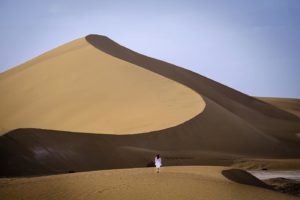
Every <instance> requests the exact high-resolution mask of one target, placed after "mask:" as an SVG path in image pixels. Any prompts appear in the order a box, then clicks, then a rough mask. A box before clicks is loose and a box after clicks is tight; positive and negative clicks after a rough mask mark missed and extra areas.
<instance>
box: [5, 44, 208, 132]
mask: <svg viewBox="0 0 300 200" xmlns="http://www.w3.org/2000/svg"><path fill="white" fill-rule="evenodd" d="M0 94H1V103H0V128H1V129H5V130H12V129H16V128H43V129H52V130H63V131H74V132H89V133H109V134H133V133H141V132H150V131H154V130H161V129H165V128H169V127H173V126H176V125H179V124H181V123H183V122H185V121H188V120H190V119H191V118H193V117H195V116H196V115H198V114H199V113H201V112H202V111H203V110H204V107H205V102H204V100H203V99H202V97H201V96H200V95H199V94H197V93H196V92H194V91H193V90H191V89H190V88H188V87H186V86H184V85H182V84H179V83H177V82H175V81H173V80H170V79H168V78H165V77H163V76H161V75H158V74H156V73H153V72H151V71H148V70H146V69H144V68H141V67H139V66H137V65H134V64H131V63H128V62H126V61H123V60H120V59H118V58H115V57H113V56H110V55H108V54H106V53H104V52H101V51H99V50H98V49H96V48H95V47H93V46H92V45H90V44H89V43H88V42H87V41H86V40H85V39H78V40H75V41H73V42H70V43H68V44H66V45H63V46H61V47H58V48H56V49H54V50H52V51H50V52H48V53H46V54H43V55H42V56H39V57H37V58H36V59H33V60H31V61H29V62H27V63H25V64H23V65H20V66H18V67H16V68H14V69H12V70H9V71H7V72H4V73H2V74H0Z"/></svg>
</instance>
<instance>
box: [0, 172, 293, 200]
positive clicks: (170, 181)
mask: <svg viewBox="0 0 300 200" xmlns="http://www.w3.org/2000/svg"><path fill="white" fill-rule="evenodd" d="M222 170H224V168H223V167H167V168H162V172H161V173H159V174H156V173H155V171H154V169H153V168H148V169H143V168H142V169H127V170H105V171H93V172H85V173H76V174H66V175H57V176H46V177H36V178H19V179H11V180H8V179H0V195H1V199H3V200H6V199H16V200H17V199H57V200H60V199H86V200H89V199H172V200H176V199H219V200H240V199H244V200H247V199H249V200H252V199H256V200H260V199H261V200H268V199H269V200H274V199H281V200H288V199H290V200H292V199H298V198H296V197H293V196H289V195H285V194H281V193H279V192H275V191H272V190H268V189H263V188H259V187H255V186H250V185H244V184H239V183H236V182H233V181H230V180H228V179H226V178H225V177H224V176H223V175H222ZM236 178H237V179H241V180H242V179H245V178H247V174H246V176H245V175H243V174H242V175H241V174H238V176H236Z"/></svg>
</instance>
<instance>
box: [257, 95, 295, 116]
mask: <svg viewBox="0 0 300 200" xmlns="http://www.w3.org/2000/svg"><path fill="white" fill-rule="evenodd" d="M257 98H258V99H260V100H262V101H264V102H267V103H270V104H272V105H274V106H276V107H278V108H280V109H283V110H285V111H287V112H290V113H292V114H294V115H296V116H298V117H299V118H300V99H289V98H272V97H257Z"/></svg>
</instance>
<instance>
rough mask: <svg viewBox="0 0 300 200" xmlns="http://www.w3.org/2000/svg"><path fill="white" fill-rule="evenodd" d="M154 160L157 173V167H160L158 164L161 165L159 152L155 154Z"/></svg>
mask: <svg viewBox="0 0 300 200" xmlns="http://www.w3.org/2000/svg"><path fill="white" fill-rule="evenodd" d="M154 161H155V167H156V172H157V173H159V169H160V166H161V157H160V155H159V154H157V155H156V156H155V159H154Z"/></svg>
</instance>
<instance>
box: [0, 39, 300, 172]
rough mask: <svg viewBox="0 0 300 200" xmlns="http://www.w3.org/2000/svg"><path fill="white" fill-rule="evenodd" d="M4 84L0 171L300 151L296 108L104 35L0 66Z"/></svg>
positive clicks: (295, 155)
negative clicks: (286, 107)
mask: <svg viewBox="0 0 300 200" xmlns="http://www.w3.org/2000/svg"><path fill="white" fill-rule="evenodd" d="M0 94H2V96H3V98H2V100H1V102H0V108H1V112H0V116H1V117H0V119H1V120H0V125H1V129H2V130H1V133H2V134H3V135H2V136H1V137H0V157H1V158H2V163H3V164H2V165H1V166H0V176H1V177H15V176H31V175H46V174H60V173H66V172H69V171H75V172H79V171H88V170H99V169H120V168H132V167H146V166H151V165H153V164H152V160H153V156H154V155H155V154H157V153H160V154H162V156H163V157H164V158H165V159H164V160H165V163H164V164H165V165H167V166H174V165H231V164H233V163H235V161H236V160H240V159H245V160H247V159H299V155H300V145H299V144H300V138H299V137H298V135H297V134H299V133H300V119H299V118H298V117H297V116H295V115H294V114H291V113H289V112H287V111H285V110H282V109H280V108H278V107H276V106H274V105H271V104H269V103H266V102H264V101H261V100H259V99H257V98H254V97H251V96H248V95H246V94H243V93H241V92H238V91H236V90H234V89H232V88H229V87H226V86H224V85H222V84H220V83H217V82H215V81H213V80H210V79H209V78H206V77H204V76H201V75H199V74H196V73H194V72H191V71H189V70H186V69H183V68H180V67H178V66H175V65H172V64H170V63H166V62H163V61H160V60H157V59H154V58H150V57H147V56H144V55H141V54H139V53H137V52H134V51H132V50H130V49H127V48H125V47H123V46H121V45H119V44H118V43H116V42H114V41H112V40H111V39H109V38H107V37H105V36H99V35H88V36H87V37H84V38H81V39H78V40H75V41H73V42H70V43H68V44H65V45H63V46H60V47H57V48H56V49H54V50H52V51H49V52H48V53H46V54H43V55H41V56H39V57H37V58H35V59H33V60H31V61H29V62H27V63H25V64H23V65H20V66H17V67H15V68H13V69H11V70H9V71H6V72H4V73H1V74H0ZM92 133H93V134H92ZM95 133H96V134H95ZM108 133H110V134H108Z"/></svg>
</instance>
